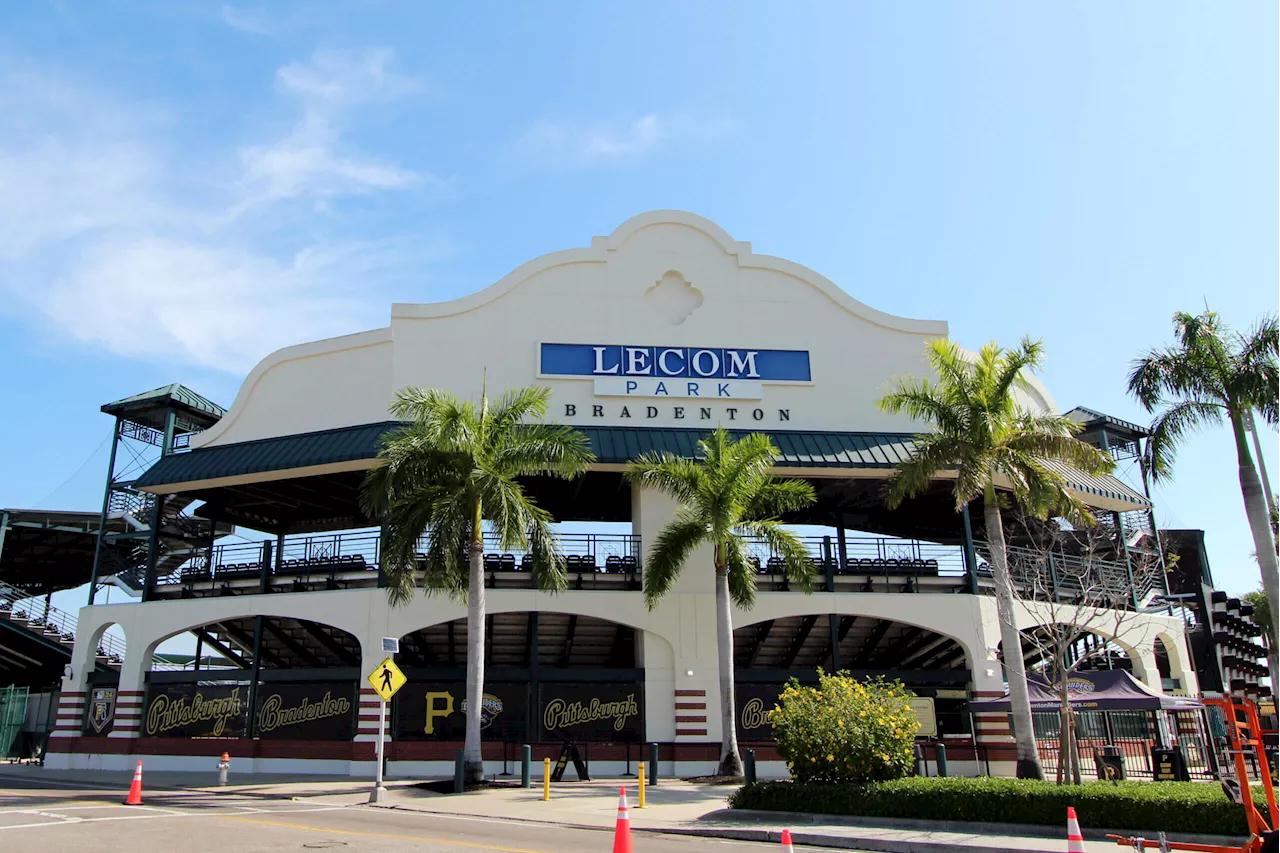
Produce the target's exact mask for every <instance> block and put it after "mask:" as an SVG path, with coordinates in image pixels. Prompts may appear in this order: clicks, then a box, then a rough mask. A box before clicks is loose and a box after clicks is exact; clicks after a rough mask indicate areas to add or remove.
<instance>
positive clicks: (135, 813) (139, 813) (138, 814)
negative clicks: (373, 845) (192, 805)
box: [0, 803, 542, 853]
mask: <svg viewBox="0 0 1280 853" xmlns="http://www.w3.org/2000/svg"><path fill="white" fill-rule="evenodd" d="M109 805H111V806H112V807H114V808H124V806H121V805H120V804H118V803H112V804H109ZM68 808H76V807H68ZM84 808H94V807H92V806H85V807H84ZM97 808H101V806H98V807H97ZM341 808H342V807H341V806H329V807H326V808H316V809H281V810H280V811H275V812H267V814H295V813H296V812H298V811H308V812H329V811H338V810H340V809H341ZM63 810H64V811H65V810H66V809H63ZM144 812H145V813H144ZM5 814H35V815H40V816H43V817H52V818H57V820H48V821H41V822H39V823H18V824H11V825H9V826H0V831H4V830H8V829H38V828H40V827H45V826H66V825H67V824H68V823H101V822H103V821H108V820H161V819H163V818H178V817H181V818H195V817H205V818H213V817H220V818H227V819H231V820H235V819H236V818H235V817H234V816H233V815H218V814H210V813H208V812H203V811H199V812H197V811H184V812H182V811H174V810H173V809H165V808H160V807H158V806H130V807H129V813H128V814H122V815H114V816H109V817H73V816H69V815H59V814H53V813H51V812H42V811H37V810H35V809H20V810H16V811H9V812H5ZM239 819H240V820H248V818H239ZM263 822H266V821H263ZM282 825H283V824H282ZM317 831H324V830H317ZM493 849H495V850H498V849H501V848H496V847H495V848H493ZM510 853H542V851H536V850H513V851H510Z"/></svg>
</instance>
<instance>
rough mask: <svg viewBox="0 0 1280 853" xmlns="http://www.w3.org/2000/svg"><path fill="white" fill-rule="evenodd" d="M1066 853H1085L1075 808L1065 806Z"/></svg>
mask: <svg viewBox="0 0 1280 853" xmlns="http://www.w3.org/2000/svg"><path fill="white" fill-rule="evenodd" d="M1067 853H1085V849H1084V836H1083V835H1081V834H1080V821H1078V820H1076V809H1075V806H1067Z"/></svg>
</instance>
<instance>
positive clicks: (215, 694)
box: [143, 684, 248, 737]
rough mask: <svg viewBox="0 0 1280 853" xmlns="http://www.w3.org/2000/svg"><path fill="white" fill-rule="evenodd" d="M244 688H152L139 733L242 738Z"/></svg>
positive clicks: (157, 735) (186, 685) (244, 706)
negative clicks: (141, 729)
mask: <svg viewBox="0 0 1280 853" xmlns="http://www.w3.org/2000/svg"><path fill="white" fill-rule="evenodd" d="M247 693H248V687H247V686H245V685H238V686H236V687H223V686H207V687H206V686H199V685H195V684H167V685H163V686H159V687H156V688H153V692H152V695H151V697H150V700H151V701H150V702H149V703H148V705H147V715H146V717H145V719H144V725H143V733H144V734H146V735H148V736H151V737H243V736H244V733H245V732H244V730H245V723H246V721H247V718H248V713H247V712H248V708H247V703H246V701H245V695H246V694H247Z"/></svg>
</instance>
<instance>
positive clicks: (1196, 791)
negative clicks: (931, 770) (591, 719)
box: [729, 777, 1263, 836]
mask: <svg viewBox="0 0 1280 853" xmlns="http://www.w3.org/2000/svg"><path fill="white" fill-rule="evenodd" d="M1257 799H1258V802H1259V805H1262V804H1263V800H1262V799H1261V797H1260V796H1259V797H1258V798H1257ZM1067 806H1075V808H1076V812H1077V813H1078V814H1079V816H1080V825H1081V826H1083V827H1085V828H1086V829H1088V828H1093V829H1126V830H1142V831H1146V832H1150V833H1151V834H1152V835H1154V834H1155V832H1156V831H1157V830H1163V831H1165V832H1170V833H1177V832H1184V833H1203V834H1209V835H1234V836H1245V835H1247V834H1248V828H1247V826H1246V824H1245V817H1244V809H1243V808H1241V807H1240V806H1238V805H1236V804H1235V803H1232V802H1231V801H1229V800H1228V799H1227V798H1226V796H1224V795H1223V793H1222V790H1221V788H1219V787H1218V786H1217V785H1215V784H1207V783H1204V782H1121V783H1120V784H1118V785H1117V784H1113V783H1110V782H1089V783H1086V784H1084V785H1063V786H1059V785H1055V784H1053V783H1052V782H1041V781H1037V780H1031V779H993V778H989V777H982V778H978V779H962V778H946V779H939V778H937V777H933V778H922V777H913V778H908V779H895V780H893V781H889V782H876V783H871V784H865V785H848V784H845V785H832V784H813V783H808V784H806V783H802V782H756V783H754V784H751V785H746V786H744V787H742V788H740V789H738V790H737V791H736V792H734V793H733V795H732V796H730V797H729V807H730V808H735V809H757V810H763V811H784V812H808V813H813V814H832V815H858V816H863V817H886V818H918V819H920V820H941V821H972V822H979V823H1023V824H1037V825H1044V826H1063V827H1065V826H1066V822H1067Z"/></svg>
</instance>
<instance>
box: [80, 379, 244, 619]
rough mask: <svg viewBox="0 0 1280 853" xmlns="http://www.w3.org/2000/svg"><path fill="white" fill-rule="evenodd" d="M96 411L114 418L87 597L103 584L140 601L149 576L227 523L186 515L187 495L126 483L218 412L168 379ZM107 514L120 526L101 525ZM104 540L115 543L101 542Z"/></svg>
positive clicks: (187, 555) (185, 556)
mask: <svg viewBox="0 0 1280 853" xmlns="http://www.w3.org/2000/svg"><path fill="white" fill-rule="evenodd" d="M102 411H103V412H104V413H106V414H108V415H112V416H114V417H115V425H114V427H113V431H112V440H111V457H110V462H108V463H107V486H106V491H105V493H104V495H103V498H102V528H101V529H102V531H103V533H102V536H101V537H100V538H99V541H98V546H97V548H96V549H95V552H94V560H93V575H92V582H91V583H90V585H89V603H90V604H93V601H94V597H95V595H96V594H97V592H98V590H100V589H101V588H102V586H103V585H104V584H107V583H112V584H114V585H116V586H118V587H120V588H121V589H123V590H125V592H127V593H129V594H130V595H133V596H135V597H136V596H141V597H142V599H143V600H144V601H145V600H146V599H147V598H148V597H149V595H148V593H149V591H150V590H152V589H154V588H155V581H156V578H157V577H159V576H161V575H164V574H167V573H168V572H169V571H172V570H173V569H175V568H177V566H179V565H181V564H182V563H183V562H185V561H187V560H189V559H191V558H192V557H193V556H196V555H197V554H198V553H199V550H200V549H203V548H207V547H208V546H209V545H210V544H211V543H212V541H213V539H214V538H216V537H217V536H218V535H221V534H225V533H229V532H231V530H232V529H233V528H232V527H231V526H230V525H222V526H219V525H216V524H215V523H214V522H211V521H208V520H205V519H200V518H196V517H195V516H193V515H191V514H189V513H186V512H185V510H186V509H187V508H188V507H189V506H190V504H191V502H192V501H193V500H194V498H192V497H190V496H187V495H153V494H150V493H147V492H143V491H140V490H138V489H136V488H134V485H133V484H134V481H136V480H137V478H138V477H139V476H141V474H142V473H143V472H144V471H146V470H147V469H148V468H150V467H151V466H152V465H153V464H154V463H155V462H156V460H157V459H159V458H161V457H163V456H168V455H169V454H171V453H181V452H183V451H185V450H187V449H188V448H189V447H190V442H191V436H192V435H194V434H196V433H198V432H202V431H203V430H206V429H208V428H209V427H211V426H213V425H214V424H215V423H217V422H218V421H219V420H221V419H222V416H223V415H224V414H225V413H226V410H225V409H223V408H222V407H221V406H219V405H218V404H217V403H214V402H212V401H210V400H207V399H205V398H204V397H202V396H200V395H199V394H197V393H196V392H194V391H192V390H191V389H190V388H187V387H186V386H184V385H178V384H176V383H175V384H173V385H166V386H164V387H163V388H156V389H155V390H153V391H147V392H146V393H143V394H135V395H134V396H132V397H125V398H124V399H123V400H117V401H115V402H114V403H107V404H106V405H105V406H103V407H102ZM115 520H119V521H123V522H124V525H123V529H121V527H120V525H119V524H116V525H113V526H112V528H111V529H110V530H108V521H115ZM108 543H110V544H115V545H116V546H117V547H115V548H107V547H103V546H104V545H105V544H108Z"/></svg>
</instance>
